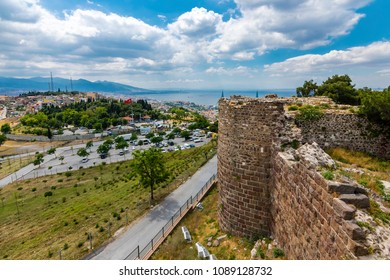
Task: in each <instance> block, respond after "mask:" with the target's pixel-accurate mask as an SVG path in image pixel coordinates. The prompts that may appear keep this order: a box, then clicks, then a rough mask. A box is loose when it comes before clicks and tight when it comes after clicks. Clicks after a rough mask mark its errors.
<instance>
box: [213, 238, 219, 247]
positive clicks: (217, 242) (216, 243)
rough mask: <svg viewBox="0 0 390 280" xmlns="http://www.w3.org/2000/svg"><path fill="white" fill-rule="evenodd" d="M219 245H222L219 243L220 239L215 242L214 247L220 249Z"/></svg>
mask: <svg viewBox="0 0 390 280" xmlns="http://www.w3.org/2000/svg"><path fill="white" fill-rule="evenodd" d="M219 244H220V242H219V240H218V239H216V240H214V241H213V247H218V246H219Z"/></svg>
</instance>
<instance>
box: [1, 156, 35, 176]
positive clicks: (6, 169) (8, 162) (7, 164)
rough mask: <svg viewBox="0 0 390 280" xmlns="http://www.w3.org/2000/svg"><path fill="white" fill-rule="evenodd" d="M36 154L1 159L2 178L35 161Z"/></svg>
mask: <svg viewBox="0 0 390 280" xmlns="http://www.w3.org/2000/svg"><path fill="white" fill-rule="evenodd" d="M34 158H35V156H25V157H19V158H7V159H5V160H3V161H0V179H3V178H4V177H6V176H8V175H9V174H12V173H13V172H15V171H18V170H19V169H20V168H22V167H24V166H26V165H28V164H30V163H32V162H33V160H34Z"/></svg>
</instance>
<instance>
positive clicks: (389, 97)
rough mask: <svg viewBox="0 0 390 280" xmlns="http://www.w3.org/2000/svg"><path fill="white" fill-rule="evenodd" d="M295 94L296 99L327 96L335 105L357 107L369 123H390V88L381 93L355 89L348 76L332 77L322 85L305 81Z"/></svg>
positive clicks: (367, 89) (368, 89)
mask: <svg viewBox="0 0 390 280" xmlns="http://www.w3.org/2000/svg"><path fill="white" fill-rule="evenodd" d="M296 93H297V96H298V97H309V96H328V97H330V98H331V99H332V100H333V101H334V102H335V103H337V104H348V105H358V106H359V113H360V114H362V115H365V116H366V117H367V118H368V119H369V120H370V121H373V122H376V123H379V124H384V125H386V126H388V124H389V122H390V86H389V87H388V88H386V89H384V90H383V91H376V90H372V89H370V88H367V87H365V88H360V89H356V88H355V85H354V84H352V80H351V78H350V77H349V76H348V75H341V76H339V75H334V76H332V77H330V78H328V79H327V80H326V81H324V82H323V83H322V85H317V83H315V82H313V80H310V81H305V82H304V84H303V85H302V86H301V87H298V88H297V89H296Z"/></svg>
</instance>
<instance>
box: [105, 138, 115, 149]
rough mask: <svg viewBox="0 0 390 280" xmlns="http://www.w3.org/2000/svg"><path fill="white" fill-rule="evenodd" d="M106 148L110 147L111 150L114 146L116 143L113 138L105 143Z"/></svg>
mask: <svg viewBox="0 0 390 280" xmlns="http://www.w3.org/2000/svg"><path fill="white" fill-rule="evenodd" d="M103 144H105V145H106V146H108V149H111V147H112V145H113V144H114V141H113V140H112V139H111V138H108V139H107V140H106V141H104V142H103Z"/></svg>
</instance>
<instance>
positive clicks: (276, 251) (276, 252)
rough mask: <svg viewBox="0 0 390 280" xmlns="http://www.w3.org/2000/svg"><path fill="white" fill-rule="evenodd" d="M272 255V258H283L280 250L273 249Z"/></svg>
mask: <svg viewBox="0 0 390 280" xmlns="http://www.w3.org/2000/svg"><path fill="white" fill-rule="evenodd" d="M272 253H273V255H274V258H280V257H284V252H283V250H282V249H279V248H274V249H273V252H272Z"/></svg>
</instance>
